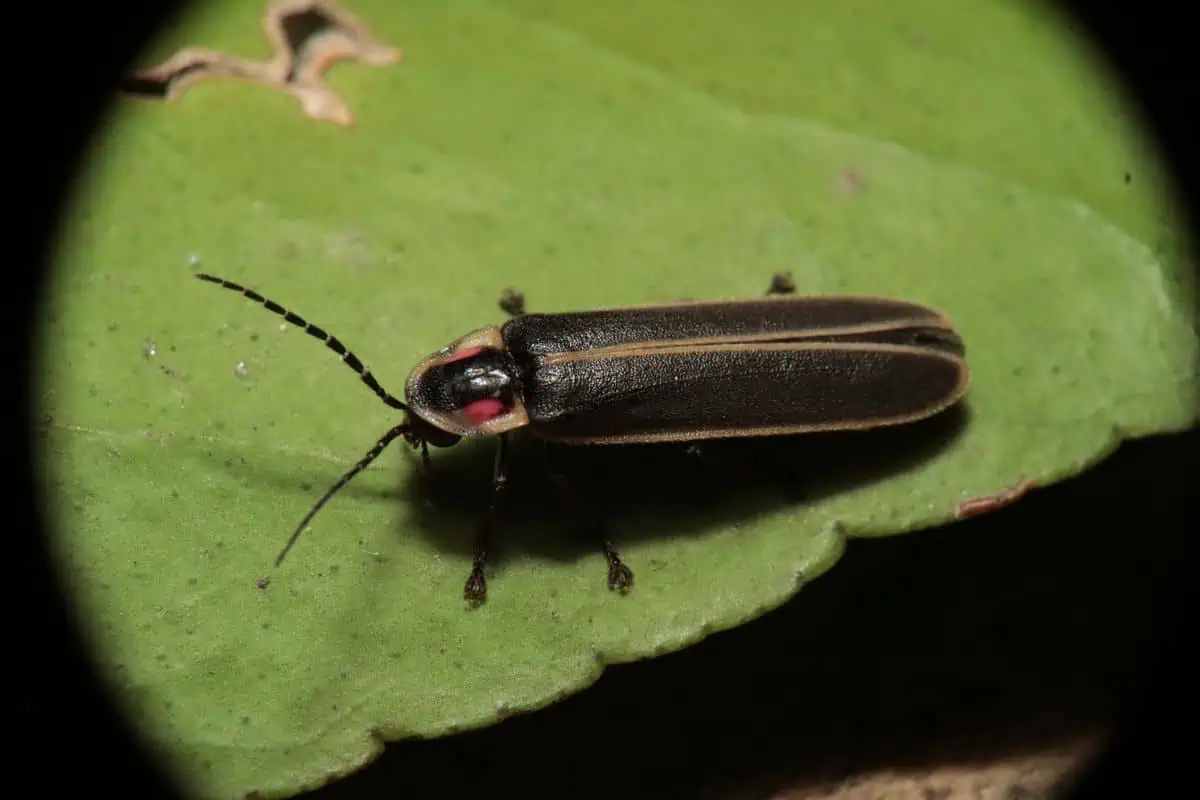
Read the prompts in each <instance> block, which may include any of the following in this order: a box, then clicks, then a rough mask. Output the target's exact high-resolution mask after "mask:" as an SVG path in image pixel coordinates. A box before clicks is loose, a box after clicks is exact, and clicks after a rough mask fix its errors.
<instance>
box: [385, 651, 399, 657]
mask: <svg viewBox="0 0 1200 800" xmlns="http://www.w3.org/2000/svg"><path fill="white" fill-rule="evenodd" d="M399 657H400V651H398V650H397V651H393V652H391V653H388V658H399Z"/></svg>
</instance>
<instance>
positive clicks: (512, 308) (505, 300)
mask: <svg viewBox="0 0 1200 800" xmlns="http://www.w3.org/2000/svg"><path fill="white" fill-rule="evenodd" d="M500 308H501V310H503V311H504V313H506V314H508V315H509V316H510V317H519V316H521V315H522V314H524V313H525V295H523V294H521V293H520V292H518V291H517V290H516V289H505V290H504V292H503V294H501V295H500Z"/></svg>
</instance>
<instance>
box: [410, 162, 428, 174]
mask: <svg viewBox="0 0 1200 800" xmlns="http://www.w3.org/2000/svg"><path fill="white" fill-rule="evenodd" d="M408 171H409V174H411V175H422V174H424V172H425V165H424V164H409V165H408Z"/></svg>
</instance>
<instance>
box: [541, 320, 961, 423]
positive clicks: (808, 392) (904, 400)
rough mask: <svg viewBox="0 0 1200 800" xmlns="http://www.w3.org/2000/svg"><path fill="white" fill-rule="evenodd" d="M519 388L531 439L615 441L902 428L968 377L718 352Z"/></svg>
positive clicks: (956, 393) (926, 369) (555, 370)
mask: <svg viewBox="0 0 1200 800" xmlns="http://www.w3.org/2000/svg"><path fill="white" fill-rule="evenodd" d="M526 381H527V382H526V386H525V391H524V395H525V402H526V408H527V410H528V412H529V418H530V422H531V424H532V428H533V431H534V432H535V433H536V434H537V435H538V436H540V437H542V438H545V439H551V440H561V441H588V442H596V443H605V442H608V443H617V442H632V441H672V440H674V441H678V440H685V439H703V438H719V437H727V436H749V435H777V434H783V433H799V432H803V431H812V430H830V429H838V428H870V427H876V426H881V425H889V424H896V423H901V422H908V421H912V420H916V419H920V418H923V417H927V416H931V415H932V414H935V413H937V412H938V411H941V410H942V409H944V408H946V407H947V406H949V405H951V404H953V403H954V402H955V401H957V400H958V399H959V397H961V396H962V394H963V392H964V391H965V389H966V385H967V370H966V365H965V363H964V362H963V361H962V360H961V359H960V358H958V357H956V356H954V355H953V354H950V353H942V352H937V351H931V350H929V349H923V348H918V347H908V346H902V345H883V346H880V345H867V344H853V343H852V344H839V345H828V344H815V345H812V344H800V345H778V344H772V345H761V346H752V345H751V346H746V345H742V346H728V345H714V346H708V347H696V346H690V347H678V348H659V349H647V350H635V351H631V352H629V353H628V354H621V355H614V356H611V357H603V358H590V357H587V356H582V357H568V358H565V359H563V358H560V359H547V360H546V361H544V362H542V363H541V364H540V365H539V366H538V367H536V369H534V370H533V371H532V372H530V373H529V374H527V376H526Z"/></svg>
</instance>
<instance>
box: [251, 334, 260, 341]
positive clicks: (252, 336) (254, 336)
mask: <svg viewBox="0 0 1200 800" xmlns="http://www.w3.org/2000/svg"><path fill="white" fill-rule="evenodd" d="M250 341H252V342H257V341H258V334H257V333H252V334H250Z"/></svg>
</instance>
